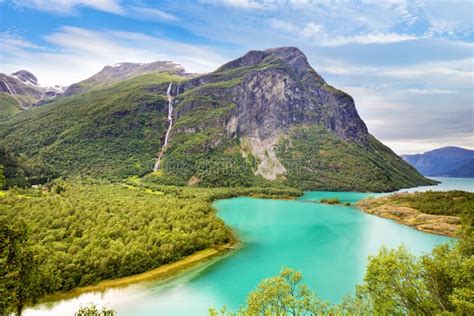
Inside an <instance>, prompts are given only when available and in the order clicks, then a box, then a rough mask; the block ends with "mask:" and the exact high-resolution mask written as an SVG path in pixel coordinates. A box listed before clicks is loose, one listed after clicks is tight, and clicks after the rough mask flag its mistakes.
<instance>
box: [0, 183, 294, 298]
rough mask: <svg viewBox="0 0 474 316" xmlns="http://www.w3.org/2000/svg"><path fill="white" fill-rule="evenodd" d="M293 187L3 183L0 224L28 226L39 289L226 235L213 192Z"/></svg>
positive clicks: (142, 267)
mask: <svg viewBox="0 0 474 316" xmlns="http://www.w3.org/2000/svg"><path fill="white" fill-rule="evenodd" d="M300 194H301V192H300V191H298V190H294V189H284V188H275V189H272V188H241V189H235V190H234V189H204V188H186V187H172V186H162V185H157V184H154V183H146V182H144V183H139V182H137V181H136V180H132V181H130V184H108V183H99V182H97V181H96V180H94V181H92V180H90V181H89V182H87V181H86V180H82V181H60V180H57V181H55V182H54V183H53V184H52V185H51V187H50V190H49V192H44V191H41V190H40V189H37V190H34V189H22V190H20V189H11V190H9V191H7V192H6V194H5V195H2V196H0V214H1V215H3V216H5V220H4V221H2V223H1V224H2V227H1V229H2V230H6V229H7V228H8V227H10V226H11V225H13V224H12V223H15V222H17V221H23V222H24V223H25V224H26V225H27V226H28V229H29V238H28V240H29V241H28V242H31V243H32V244H34V245H35V251H36V252H35V257H36V258H37V262H38V265H39V271H38V273H37V276H38V279H39V280H41V288H42V289H43V290H44V291H45V292H47V293H51V292H54V291H60V290H69V289H72V288H74V287H78V286H85V285H90V284H94V283H97V282H99V281H101V280H105V279H112V278H117V277H122V276H128V275H132V274H137V273H141V272H145V271H147V270H151V269H153V268H156V267H158V266H160V265H163V264H166V263H169V262H173V261H177V260H179V259H180V258H182V257H184V256H186V255H190V254H192V253H194V252H196V251H199V250H202V249H205V248H209V247H214V246H217V245H222V244H226V243H230V242H233V240H234V237H233V235H232V232H231V231H230V230H229V229H228V228H227V227H226V226H225V224H224V222H223V221H222V220H221V219H219V218H218V217H217V216H216V215H215V211H214V210H213V208H212V207H211V203H210V202H211V201H213V200H215V199H218V198H227V197H232V196H237V195H253V196H274V197H275V196H278V197H290V196H297V195H300ZM9 242H10V241H9V240H8V239H7V240H6V243H5V244H6V245H8V244H9ZM2 244H3V243H2ZM7 298H8V295H7ZM9 299H13V298H9Z"/></svg>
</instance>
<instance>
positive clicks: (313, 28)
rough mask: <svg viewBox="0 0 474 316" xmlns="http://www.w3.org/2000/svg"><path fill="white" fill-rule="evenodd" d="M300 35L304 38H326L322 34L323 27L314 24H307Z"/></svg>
mask: <svg viewBox="0 0 474 316" xmlns="http://www.w3.org/2000/svg"><path fill="white" fill-rule="evenodd" d="M302 33H303V35H304V36H305V37H313V38H315V39H320V38H321V37H326V34H325V33H323V27H322V26H321V25H319V24H316V23H314V22H310V23H308V24H307V25H306V26H305V27H304V29H303V30H302Z"/></svg>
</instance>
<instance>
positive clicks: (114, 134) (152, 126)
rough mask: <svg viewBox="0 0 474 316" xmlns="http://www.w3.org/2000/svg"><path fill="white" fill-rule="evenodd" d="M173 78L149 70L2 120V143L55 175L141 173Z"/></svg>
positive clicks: (158, 138) (154, 148)
mask: <svg viewBox="0 0 474 316" xmlns="http://www.w3.org/2000/svg"><path fill="white" fill-rule="evenodd" d="M172 80H174V81H176V80H180V78H179V77H177V76H174V75H169V74H166V73H160V74H148V75H144V76H140V77H136V78H133V79H130V80H126V81H123V82H120V83H116V84H112V85H108V86H106V87H99V88H96V89H93V90H91V91H88V92H85V93H83V94H80V95H77V96H72V97H69V98H63V99H61V100H58V101H56V102H53V103H50V104H46V105H44V106H41V107H36V108H33V109H30V110H28V111H25V112H23V113H20V114H18V115H15V116H14V117H12V118H11V119H9V120H7V121H5V122H2V123H0V147H3V148H4V150H5V151H6V152H8V153H14V154H15V155H16V156H24V157H27V159H26V161H24V164H25V165H31V164H35V165H40V166H43V169H47V170H50V172H52V173H54V174H55V175H56V176H60V175H81V176H92V177H100V178H107V179H123V178H126V177H128V176H132V175H141V174H144V173H146V172H148V171H149V170H151V168H152V166H153V162H154V158H155V156H156V154H157V153H158V152H159V150H160V148H161V143H162V136H163V134H164V131H165V130H166V127H167V125H166V124H167V122H166V115H167V102H166V97H165V96H163V93H165V92H166V83H169V82H170V81H172Z"/></svg>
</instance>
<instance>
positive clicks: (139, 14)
mask: <svg viewBox="0 0 474 316" xmlns="http://www.w3.org/2000/svg"><path fill="white" fill-rule="evenodd" d="M129 11H130V13H129V14H130V16H131V17H132V18H136V19H144V20H165V21H178V20H179V19H178V17H176V16H174V15H172V14H170V13H167V12H164V11H161V10H159V9H156V8H151V7H137V6H131V7H129Z"/></svg>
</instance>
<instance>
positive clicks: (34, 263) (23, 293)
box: [0, 213, 44, 315]
mask: <svg viewBox="0 0 474 316" xmlns="http://www.w3.org/2000/svg"><path fill="white" fill-rule="evenodd" d="M36 248H37V247H36V246H34V245H32V243H31V242H30V241H29V240H28V238H27V227H26V225H25V224H24V223H23V222H22V221H21V220H18V221H16V222H13V221H11V220H7V217H6V216H4V215H3V213H0V314H1V315H10V314H14V315H21V313H22V311H23V308H24V307H25V305H26V304H28V303H35V302H36V301H37V299H38V298H40V297H41V295H43V294H44V290H43V288H42V287H41V285H40V283H41V279H40V274H39V273H38V271H39V261H38V258H37V256H36V253H37V250H36Z"/></svg>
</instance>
